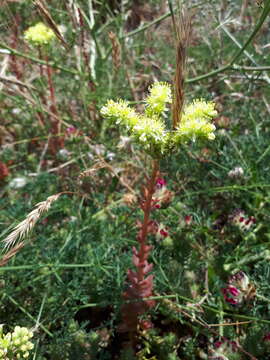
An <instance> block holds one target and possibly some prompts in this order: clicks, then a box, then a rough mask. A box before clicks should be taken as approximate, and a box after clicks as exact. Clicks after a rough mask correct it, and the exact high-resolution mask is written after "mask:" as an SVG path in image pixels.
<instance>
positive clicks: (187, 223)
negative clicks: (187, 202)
mask: <svg viewBox="0 0 270 360" xmlns="http://www.w3.org/2000/svg"><path fill="white" fill-rule="evenodd" d="M191 222H192V215H186V216H185V223H186V225H190V224H191Z"/></svg>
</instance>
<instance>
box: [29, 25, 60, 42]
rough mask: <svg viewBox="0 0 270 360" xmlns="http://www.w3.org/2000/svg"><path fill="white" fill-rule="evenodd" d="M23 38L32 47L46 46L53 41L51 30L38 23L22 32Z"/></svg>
mask: <svg viewBox="0 0 270 360" xmlns="http://www.w3.org/2000/svg"><path fill="white" fill-rule="evenodd" d="M24 38H25V40H26V41H29V42H30V43H32V44H34V45H46V44H49V43H50V42H51V41H52V40H53V39H55V33H54V32H53V31H52V29H50V28H49V27H47V26H46V25H44V24H43V23H41V22H40V23H37V24H36V25H34V26H31V27H29V28H28V29H27V30H26V31H25V32H24Z"/></svg>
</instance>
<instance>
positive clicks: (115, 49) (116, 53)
mask: <svg viewBox="0 0 270 360" xmlns="http://www.w3.org/2000/svg"><path fill="white" fill-rule="evenodd" d="M108 35H109V38H110V40H111V43H112V59H113V66H114V69H115V71H118V69H119V68H120V66H121V46H120V43H119V40H118V39H117V36H116V34H115V33H114V32H112V31H110V32H109V34H108Z"/></svg>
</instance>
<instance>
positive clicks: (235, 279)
mask: <svg viewBox="0 0 270 360" xmlns="http://www.w3.org/2000/svg"><path fill="white" fill-rule="evenodd" d="M221 291H222V294H223V297H224V300H225V301H226V302H227V303H229V304H231V305H235V306H239V305H241V304H242V303H243V302H244V301H246V300H248V299H249V298H251V297H254V295H255V294H256V290H255V288H254V286H253V285H252V284H251V283H250V281H249V278H248V276H247V275H246V274H245V273H244V272H243V271H239V272H237V273H236V274H234V275H232V276H230V278H229V280H228V284H227V286H226V287H225V288H223V289H221Z"/></svg>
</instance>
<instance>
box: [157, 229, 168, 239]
mask: <svg viewBox="0 0 270 360" xmlns="http://www.w3.org/2000/svg"><path fill="white" fill-rule="evenodd" d="M159 232H160V235H162V236H163V237H167V236H168V235H169V233H168V231H166V230H165V229H161V230H160V231H159Z"/></svg>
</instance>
